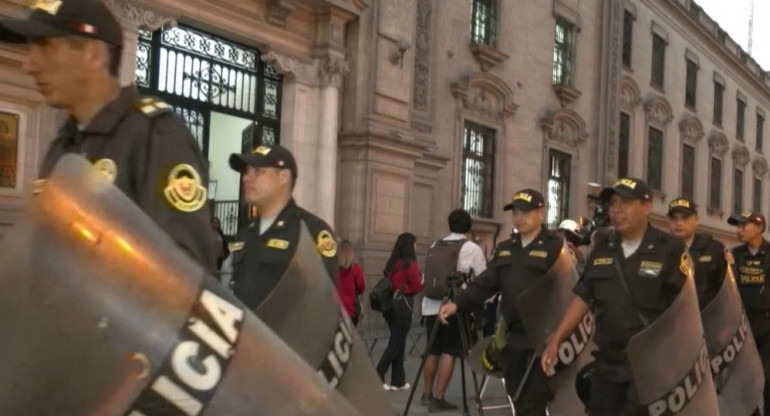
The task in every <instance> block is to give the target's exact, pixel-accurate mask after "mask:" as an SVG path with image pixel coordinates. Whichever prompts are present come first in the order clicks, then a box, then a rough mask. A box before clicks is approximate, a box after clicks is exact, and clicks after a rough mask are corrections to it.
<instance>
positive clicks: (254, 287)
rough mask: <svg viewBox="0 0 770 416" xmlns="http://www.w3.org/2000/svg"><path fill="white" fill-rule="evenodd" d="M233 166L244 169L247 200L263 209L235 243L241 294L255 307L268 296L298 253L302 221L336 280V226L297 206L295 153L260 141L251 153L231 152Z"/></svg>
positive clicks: (232, 249)
mask: <svg viewBox="0 0 770 416" xmlns="http://www.w3.org/2000/svg"><path fill="white" fill-rule="evenodd" d="M230 167H231V168H232V169H233V170H235V171H236V172H240V173H241V183H242V191H243V199H244V200H245V201H246V202H248V203H250V204H253V205H256V207H257V214H258V216H257V217H256V218H254V219H253V221H251V223H249V225H248V227H246V228H244V229H243V230H241V231H240V232H239V233H238V235H237V236H236V237H235V241H234V242H233V243H231V244H230V253H231V255H232V257H233V280H232V282H231V284H232V286H233V292H234V293H235V296H237V297H238V298H239V299H240V300H241V301H242V302H243V303H245V304H246V305H247V306H248V307H250V308H252V309H254V308H256V307H257V306H258V305H259V304H260V303H261V302H262V301H263V300H264V299H265V297H267V295H268V294H269V293H270V292H271V291H272V290H273V288H274V287H275V285H276V284H278V281H279V280H280V278H281V276H283V274H284V272H285V271H286V268H287V267H288V266H289V262H290V261H291V259H292V257H293V256H294V253H295V251H296V249H297V242H298V241H299V236H300V226H301V223H302V222H305V224H306V225H307V228H308V230H309V231H310V234H312V236H313V239H314V242H315V245H316V247H317V249H318V253H319V254H320V255H321V258H322V259H323V261H324V265H325V266H326V269H327V272H328V274H329V277H330V278H331V279H332V280H336V273H337V270H338V268H337V256H336V254H337V243H336V241H335V240H334V235H333V234H332V232H331V227H329V225H328V224H326V222H324V221H323V220H322V219H320V218H318V217H316V216H315V215H313V214H311V213H309V212H308V211H306V210H304V209H302V208H300V207H299V206H297V204H296V203H295V202H294V199H293V198H292V196H291V193H292V189H294V184H295V183H296V181H297V163H296V162H295V160H294V156H293V155H292V154H291V152H289V151H288V150H287V149H285V148H284V147H281V146H279V145H273V146H259V147H257V148H256V149H254V150H252V151H251V153H243V154H232V155H230ZM288 307H293V305H287V308H288Z"/></svg>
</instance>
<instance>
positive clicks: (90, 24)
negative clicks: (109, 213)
mask: <svg viewBox="0 0 770 416" xmlns="http://www.w3.org/2000/svg"><path fill="white" fill-rule="evenodd" d="M31 9H32V11H31V13H30V14H29V16H28V17H27V18H26V19H2V20H0V40H2V41H5V42H13V43H27V44H29V49H28V54H27V58H26V61H25V62H24V70H25V71H26V72H27V73H28V74H29V75H30V76H31V77H32V78H33V79H34V81H35V83H36V85H37V88H38V91H39V92H40V94H41V95H42V96H43V98H44V99H45V102H46V103H47V104H48V105H50V106H51V107H54V108H58V109H61V110H64V111H65V112H66V113H67V114H68V116H69V118H68V120H67V122H66V123H65V124H64V126H63V127H62V128H61V130H60V131H59V133H58V136H57V137H56V139H55V140H54V141H53V143H51V146H50V147H49V149H48V152H47V154H46V156H45V158H44V159H43V163H42V166H41V168H40V175H39V179H38V180H37V181H36V182H35V191H36V192H40V191H43V190H44V185H45V180H46V178H47V177H48V176H49V175H50V173H51V171H52V170H53V167H54V165H55V164H56V162H57V161H58V160H59V158H60V157H61V156H62V155H64V154H66V153H78V154H80V155H82V156H84V157H85V158H86V159H88V160H89V161H91V163H93V164H94V168H95V169H97V170H98V171H99V172H101V173H102V174H103V175H104V177H105V178H107V179H108V180H109V181H111V182H113V183H114V184H115V186H117V187H118V188H119V189H120V190H121V191H123V193H124V194H126V196H128V197H129V198H130V199H131V200H132V201H134V203H136V204H137V205H138V206H139V207H140V208H141V209H142V210H143V211H144V212H145V213H146V214H147V215H149V216H150V217H151V218H152V219H153V220H155V222H156V223H157V224H158V225H159V226H160V227H161V228H162V229H163V230H164V231H166V232H167V233H168V234H169V235H170V236H171V238H172V239H173V240H174V241H175V242H176V243H177V244H178V245H180V246H181V247H182V248H184V249H185V250H186V251H187V253H188V254H190V255H191V256H192V257H193V258H194V259H196V260H197V261H198V262H200V263H201V264H202V265H203V266H204V267H206V268H207V269H208V270H211V271H213V270H214V268H215V267H216V251H215V247H214V235H213V230H212V229H211V225H210V224H211V222H210V221H211V220H210V213H209V207H208V206H207V205H206V190H207V186H208V178H207V172H208V166H207V163H206V160H205V159H204V158H203V155H202V154H201V151H200V149H199V148H198V145H197V143H196V141H195V139H194V138H193V137H192V135H191V134H190V132H189V131H188V130H187V127H185V125H184V123H183V122H182V120H181V119H179V117H177V116H176V115H175V114H174V111H173V109H172V108H171V106H169V105H168V104H166V103H164V102H162V101H160V100H158V99H155V98H151V97H141V96H138V95H137V93H136V90H135V87H134V86H129V87H125V88H121V87H120V83H119V80H118V70H119V68H120V57H121V51H122V49H123V31H122V29H121V26H120V24H119V23H118V21H117V20H116V19H115V17H114V16H113V15H112V13H111V12H110V11H109V9H108V8H107V7H106V6H105V5H104V3H102V2H101V1H99V0H37V1H33V2H32V3H31Z"/></svg>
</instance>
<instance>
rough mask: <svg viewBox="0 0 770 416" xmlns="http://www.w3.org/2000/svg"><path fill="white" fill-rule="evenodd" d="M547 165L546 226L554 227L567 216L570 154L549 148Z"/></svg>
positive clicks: (570, 165)
mask: <svg viewBox="0 0 770 416" xmlns="http://www.w3.org/2000/svg"><path fill="white" fill-rule="evenodd" d="M548 160H549V166H548V196H547V198H548V216H547V219H546V221H547V223H548V228H552V229H555V228H556V227H558V226H559V223H560V222H562V221H563V220H565V219H567V218H568V217H569V196H570V192H569V191H570V171H571V167H572V162H571V156H570V155H569V154H567V153H563V152H559V151H557V150H553V149H551V150H550V152H549V157H548Z"/></svg>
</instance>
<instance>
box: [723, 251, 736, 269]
mask: <svg viewBox="0 0 770 416" xmlns="http://www.w3.org/2000/svg"><path fill="white" fill-rule="evenodd" d="M725 261H726V262H727V265H728V266H732V265H733V264H735V258H734V257H733V252H732V251H730V250H728V249H725Z"/></svg>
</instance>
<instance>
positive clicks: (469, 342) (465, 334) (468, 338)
mask: <svg viewBox="0 0 770 416" xmlns="http://www.w3.org/2000/svg"><path fill="white" fill-rule="evenodd" d="M454 291H455V285H451V284H450V286H449V289H447V292H446V294H445V295H444V297H443V299H442V300H441V306H444V305H445V304H446V303H447V302H449V301H450V300H451V299H453V298H454ZM439 310H441V308H440V307H439ZM457 321H458V324H459V325H460V341H461V343H462V348H463V353H462V355H460V357H459V358H460V376H461V377H462V392H463V416H470V411H469V409H468V396H467V393H466V388H465V356H466V355H467V354H468V352H469V351H470V350H471V348H472V347H473V336H472V335H473V334H472V333H471V331H472V329H471V317H470V314H468V313H457ZM439 325H442V324H441V322H440V321H439V317H438V316H437V317H436V323H435V325H433V328H431V331H430V336H429V337H428V343H427V344H426V345H425V353H424V354H423V356H422V361H421V362H420V368H419V369H417V374H415V376H414V382H413V383H412V389H411V391H410V392H409V399H407V401H406V407H405V408H404V414H403V416H407V415H408V414H409V407H410V406H411V404H412V399H413V398H414V392H415V390H416V389H417V383H418V382H419V380H420V375H421V374H422V371H423V369H424V368H425V361H426V360H427V359H428V355H429V352H430V349H431V347H432V346H433V343H434V342H435V341H436V334H438V328H439ZM471 375H472V378H473V388H474V391H475V392H476V400H475V401H476V409H477V410H478V412H479V415H480V416H483V415H484V409H483V408H482V406H481V392H480V389H479V383H478V380H476V373H475V372H473V371H471Z"/></svg>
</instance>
